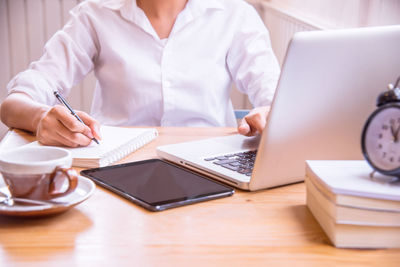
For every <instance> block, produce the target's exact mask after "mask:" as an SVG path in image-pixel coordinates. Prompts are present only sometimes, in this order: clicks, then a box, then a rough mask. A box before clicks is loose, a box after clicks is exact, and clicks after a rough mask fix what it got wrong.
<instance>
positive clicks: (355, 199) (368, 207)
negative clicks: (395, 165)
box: [305, 160, 400, 248]
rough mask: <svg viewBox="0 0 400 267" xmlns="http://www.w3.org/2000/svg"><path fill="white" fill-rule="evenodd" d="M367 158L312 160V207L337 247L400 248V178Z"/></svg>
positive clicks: (308, 166) (309, 195) (309, 170)
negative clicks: (378, 170)
mask: <svg viewBox="0 0 400 267" xmlns="http://www.w3.org/2000/svg"><path fill="white" fill-rule="evenodd" d="M371 171H372V169H371V167H370V166H369V165H368V164H367V163H366V162H365V161H361V160H360V161H351V160H349V161H326V160H311V161H307V162H306V179H305V182H306V188H307V206H308V208H309V209H310V211H311V212H312V214H313V215H314V217H315V218H316V220H317V221H318V223H319V224H320V225H321V227H322V228H323V230H324V231H325V233H326V234H327V236H328V237H329V239H330V240H331V241H332V243H333V244H334V245H335V246H336V247H347V248H395V247H400V180H399V179H397V178H395V177H388V176H383V175H379V174H378V175H377V174H375V175H374V176H373V178H371V177H370V173H371Z"/></svg>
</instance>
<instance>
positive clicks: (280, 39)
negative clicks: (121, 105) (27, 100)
mask: <svg viewBox="0 0 400 267" xmlns="http://www.w3.org/2000/svg"><path fill="white" fill-rule="evenodd" d="M82 1H84V0H0V58H1V62H2V64H1V67H0V103H1V101H2V100H3V99H4V97H5V96H6V94H7V92H6V85H7V83H8V81H9V80H10V79H11V78H12V77H13V76H14V75H16V74H17V73H18V72H20V71H22V70H24V69H25V68H27V67H28V65H29V63H30V62H31V61H34V60H37V59H38V58H39V57H40V56H41V55H42V51H43V46H44V44H45V43H46V41H47V40H48V39H49V38H50V37H51V36H52V35H53V34H54V33H55V32H56V31H57V30H58V29H60V28H62V26H63V25H64V24H65V23H66V21H67V20H68V19H69V10H70V9H71V8H73V7H74V6H75V5H77V4H78V3H80V2H82ZM248 2H249V3H250V4H252V5H253V6H254V7H255V8H256V10H257V11H258V13H259V14H260V16H261V18H262V19H263V21H264V23H265V24H266V26H267V27H268V29H269V31H270V35H271V40H272V47H273V49H274V51H275V54H276V56H277V57H278V60H279V62H280V64H282V62H283V60H284V57H285V53H286V49H287V46H288V43H289V41H290V39H291V38H292V36H293V34H294V33H296V32H298V31H312V30H327V29H339V28H354V27H367V26H380V25H392V24H400V0H248ZM399 52H400V48H399ZM94 85H95V78H94V75H93V73H91V74H89V75H88V76H87V78H86V79H85V80H84V81H83V82H82V83H81V84H79V85H77V86H76V88H74V89H73V90H72V93H71V95H70V96H69V97H68V100H69V101H70V103H71V105H72V106H73V107H74V108H75V109H77V110H84V111H86V112H89V111H90V106H91V101H92V95H93V89H94ZM231 98H232V102H233V105H234V107H235V109H249V108H251V105H250V103H249V102H248V100H247V97H246V96H245V95H243V94H241V93H240V92H238V91H237V90H233V91H232V95H231ZM6 131H7V128H6V126H5V125H3V124H2V123H1V122H0V139H1V138H2V137H3V135H4V134H5V132H6Z"/></svg>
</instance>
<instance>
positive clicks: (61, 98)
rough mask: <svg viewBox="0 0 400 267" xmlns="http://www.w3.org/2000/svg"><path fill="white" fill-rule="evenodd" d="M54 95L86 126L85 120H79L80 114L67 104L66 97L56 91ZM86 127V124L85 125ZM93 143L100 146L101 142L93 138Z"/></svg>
mask: <svg viewBox="0 0 400 267" xmlns="http://www.w3.org/2000/svg"><path fill="white" fill-rule="evenodd" d="M54 95H55V96H56V97H57V99H58V100H59V101H60V102H61V103H62V104H64V106H66V107H67V109H69V111H71V114H72V115H73V116H74V117H75V118H76V119H77V120H78V121H80V122H82V123H83V124H85V123H84V122H83V120H81V118H79V116H78V114H76V113H75V111H74V110H73V109H72V108H71V106H70V105H69V104H68V103H67V100H65V99H64V97H62V95H60V94H59V93H58V92H57V91H54ZM85 125H86V124H85ZM92 140H93V141H95V142H96V143H97V144H100V143H99V141H97V139H96V138H94V137H93V138H92Z"/></svg>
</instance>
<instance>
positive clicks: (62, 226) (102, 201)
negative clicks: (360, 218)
mask: <svg viewBox="0 0 400 267" xmlns="http://www.w3.org/2000/svg"><path fill="white" fill-rule="evenodd" d="M233 132H234V129H233V128H201V129H199V128H196V129H193V128H159V133H160V136H159V137H158V138H157V139H156V140H155V141H153V142H152V143H150V144H148V145H146V146H145V147H144V148H142V149H141V150H140V151H137V152H135V153H133V154H132V155H130V156H129V157H127V158H125V159H124V160H123V161H124V162H127V161H136V160H143V159H149V158H154V157H156V154H155V148H156V146H158V145H162V144H168V143H173V142H180V141H186V140H194V139H200V138H206V137H211V136H218V135H226V134H231V133H233ZM30 138H32V137H29V136H28V137H27V139H30ZM5 142H6V140H5ZM19 263H27V265H30V266H31V264H28V263H35V266H39V265H40V266H44V265H53V266H54V265H56V264H61V265H62V266H64V265H66V266H97V265H98V266H160V265H163V266H164V265H174V266H176V265H178V266H188V265H200V264H201V265H207V266H208V265H214V266H215V265H217V266H232V265H234V266H248V265H263V266H266V265H267V264H279V265H283V266H290V265H306V266H313V265H314V266H323V265H326V264H328V265H330V266H343V265H348V266H380V267H383V266H385V267H386V266H400V249H396V250H394V249H392V250H351V249H336V248H334V247H333V246H332V245H331V244H330V242H329V240H328V238H327V237H326V235H325V234H324V232H323V230H322V229H321V227H320V226H319V225H318V223H317V222H316V220H315V219H314V218H313V216H312V215H311V213H310V211H309V210H308V209H307V207H306V205H305V186H304V184H303V183H299V184H295V185H290V186H285V187H280V188H275V189H272V190H263V191H259V192H244V191H239V190H237V191H236V193H235V194H234V196H232V197H229V198H224V199H219V200H214V201H209V202H204V203H200V204H195V205H191V206H186V207H181V208H176V209H171V210H167V211H163V212H158V213H153V212H149V211H147V210H145V209H143V208H141V207H139V206H136V205H134V204H132V203H130V202H128V201H127V200H125V199H123V198H121V197H118V196H116V195H114V194H113V193H110V192H108V191H106V190H103V189H102V188H100V187H97V189H96V192H95V194H94V195H93V196H92V197H91V198H89V199H88V200H87V201H85V202H83V203H81V204H80V205H78V206H76V207H75V208H73V209H71V210H70V211H68V212H66V213H63V214H60V215H57V216H53V217H47V218H37V219H18V218H8V217H1V216H0V266H9V265H12V266H14V265H17V264H19ZM38 263H40V264H38Z"/></svg>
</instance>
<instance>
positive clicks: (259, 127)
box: [244, 113, 266, 135]
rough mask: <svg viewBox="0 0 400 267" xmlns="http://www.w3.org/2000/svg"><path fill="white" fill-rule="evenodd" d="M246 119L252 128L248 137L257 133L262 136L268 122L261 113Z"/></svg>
mask: <svg viewBox="0 0 400 267" xmlns="http://www.w3.org/2000/svg"><path fill="white" fill-rule="evenodd" d="M244 119H245V120H246V122H247V124H248V125H249V127H250V132H249V133H248V134H247V135H256V134H257V133H258V134H261V133H262V131H263V130H264V127H265V124H266V121H265V118H264V116H262V114H260V113H254V114H250V115H247V116H246V117H244Z"/></svg>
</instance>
